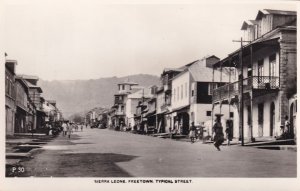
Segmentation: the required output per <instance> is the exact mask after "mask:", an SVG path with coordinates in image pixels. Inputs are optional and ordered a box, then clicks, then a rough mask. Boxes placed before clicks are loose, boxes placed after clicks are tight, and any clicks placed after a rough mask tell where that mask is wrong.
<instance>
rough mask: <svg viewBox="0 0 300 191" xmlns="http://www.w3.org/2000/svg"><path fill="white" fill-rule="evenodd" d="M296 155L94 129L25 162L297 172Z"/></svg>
mask: <svg viewBox="0 0 300 191" xmlns="http://www.w3.org/2000/svg"><path fill="white" fill-rule="evenodd" d="M296 155H297V152H293V151H282V150H266V149H257V148H252V147H251V148H250V147H241V146H238V145H233V146H221V151H217V150H216V149H215V148H214V146H213V145H212V144H202V143H201V142H196V143H194V144H191V143H190V142H183V141H175V140H170V139H161V138H156V137H151V136H144V135H136V134H131V133H125V132H118V131H113V130H108V129H89V128H88V129H84V131H83V132H80V131H79V132H74V133H73V134H72V135H71V139H68V138H67V137H63V136H62V134H61V135H59V136H58V137H57V138H56V139H54V140H53V141H51V142H49V143H48V144H46V145H45V146H43V148H42V149H40V151H39V152H36V153H35V155H34V158H32V159H30V160H28V161H23V162H21V165H22V166H24V167H25V173H24V174H23V175H22V176H25V177H28V176H35V177H51V176H52V177H296V175H297V172H296V171H297V168H296V167H297V166H296V162H297V160H296Z"/></svg>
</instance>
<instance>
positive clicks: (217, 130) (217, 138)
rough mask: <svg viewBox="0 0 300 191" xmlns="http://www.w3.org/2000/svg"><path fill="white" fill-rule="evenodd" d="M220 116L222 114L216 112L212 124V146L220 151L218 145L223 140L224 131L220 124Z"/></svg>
mask: <svg viewBox="0 0 300 191" xmlns="http://www.w3.org/2000/svg"><path fill="white" fill-rule="evenodd" d="M221 116H222V114H216V117H217V118H216V123H215V124H214V126H213V133H214V146H215V147H216V148H217V149H218V151H221V149H220V145H222V143H223V142H224V133H223V127H222V124H221Z"/></svg>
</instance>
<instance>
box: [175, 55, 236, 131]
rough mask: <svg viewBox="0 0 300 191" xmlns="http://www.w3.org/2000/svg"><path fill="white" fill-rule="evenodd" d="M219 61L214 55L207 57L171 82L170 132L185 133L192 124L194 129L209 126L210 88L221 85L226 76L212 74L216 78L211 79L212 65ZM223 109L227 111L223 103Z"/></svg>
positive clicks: (191, 65) (193, 63) (211, 111)
mask: <svg viewBox="0 0 300 191" xmlns="http://www.w3.org/2000/svg"><path fill="white" fill-rule="evenodd" d="M219 60H220V59H219V58H218V57H216V56H209V57H206V58H203V59H201V60H197V61H195V62H192V63H191V64H189V65H187V67H186V68H185V69H184V71H182V72H181V73H180V74H178V75H176V76H175V77H174V78H173V79H172V88H173V91H172V92H173V94H172V95H173V96H172V102H171V106H172V112H171V113H172V118H173V121H174V124H173V129H174V130H175V131H176V132H178V133H180V134H184V135H186V134H188V132H189V127H190V124H191V122H194V123H195V125H196V126H199V125H205V126H207V127H208V128H210V127H211V118H212V116H213V113H214V111H213V109H214V108H213V107H212V104H211V102H212V88H213V87H216V86H220V85H224V84H225V83H224V82H226V81H228V76H229V75H228V74H227V73H225V72H223V75H222V76H220V75H221V73H220V72H219V71H215V73H214V75H215V79H213V69H212V66H213V64H215V63H216V62H218V61H219ZM222 80H223V82H222ZM222 107H223V108H224V109H226V111H227V110H228V105H226V104H224V105H223V106H222ZM233 111H234V110H233V109H232V112H233ZM232 112H231V113H230V114H232ZM216 113H220V111H219V110H217V111H216ZM221 113H222V114H225V113H224V112H221ZM230 114H229V115H228V116H227V115H225V118H226V119H227V120H229V119H230ZM232 117H233V115H232ZM224 125H225V124H224ZM210 131H211V130H210Z"/></svg>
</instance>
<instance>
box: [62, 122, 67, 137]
mask: <svg viewBox="0 0 300 191" xmlns="http://www.w3.org/2000/svg"><path fill="white" fill-rule="evenodd" d="M67 127H68V126H67V123H66V122H64V123H63V124H62V128H63V136H66V135H67Z"/></svg>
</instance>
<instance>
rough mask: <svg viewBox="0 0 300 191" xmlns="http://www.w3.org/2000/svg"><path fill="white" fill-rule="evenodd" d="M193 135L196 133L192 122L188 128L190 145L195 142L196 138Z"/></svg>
mask: <svg viewBox="0 0 300 191" xmlns="http://www.w3.org/2000/svg"><path fill="white" fill-rule="evenodd" d="M195 133H196V127H195V123H194V122H192V123H191V126H190V133H189V137H190V139H191V143H194V142H195V137H196V135H195Z"/></svg>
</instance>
